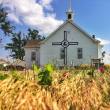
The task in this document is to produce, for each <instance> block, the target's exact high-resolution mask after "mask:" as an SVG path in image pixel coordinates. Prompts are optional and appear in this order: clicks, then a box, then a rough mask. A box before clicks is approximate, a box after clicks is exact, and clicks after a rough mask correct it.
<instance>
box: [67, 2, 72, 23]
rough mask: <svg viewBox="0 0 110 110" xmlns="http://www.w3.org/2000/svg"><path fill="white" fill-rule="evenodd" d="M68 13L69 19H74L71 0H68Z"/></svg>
mask: <svg viewBox="0 0 110 110" xmlns="http://www.w3.org/2000/svg"><path fill="white" fill-rule="evenodd" d="M66 14H67V20H69V21H73V10H72V3H71V0H68V10H67V12H66Z"/></svg>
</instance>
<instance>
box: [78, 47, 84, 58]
mask: <svg viewBox="0 0 110 110" xmlns="http://www.w3.org/2000/svg"><path fill="white" fill-rule="evenodd" d="M77 58H78V59H83V48H77Z"/></svg>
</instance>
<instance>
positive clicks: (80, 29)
mask: <svg viewBox="0 0 110 110" xmlns="http://www.w3.org/2000/svg"><path fill="white" fill-rule="evenodd" d="M67 23H70V24H72V25H73V26H74V27H76V28H77V29H78V30H79V31H80V32H82V33H83V34H84V35H86V36H87V37H88V38H89V39H91V40H92V41H93V42H94V43H97V44H100V41H99V40H97V39H95V38H93V37H92V36H91V35H89V34H88V33H87V32H85V31H84V30H83V29H82V28H80V27H79V26H78V25H76V24H75V23H73V22H71V21H69V20H67V21H66V22H64V23H63V24H62V25H61V26H59V27H58V28H57V29H56V30H55V31H53V32H52V33H51V34H50V35H49V36H48V37H47V38H46V39H45V40H43V41H42V42H43V43H44V42H46V41H47V40H48V39H49V38H50V37H51V36H52V35H53V34H54V33H56V32H57V31H58V30H59V29H61V28H63V26H64V25H66V24H67Z"/></svg>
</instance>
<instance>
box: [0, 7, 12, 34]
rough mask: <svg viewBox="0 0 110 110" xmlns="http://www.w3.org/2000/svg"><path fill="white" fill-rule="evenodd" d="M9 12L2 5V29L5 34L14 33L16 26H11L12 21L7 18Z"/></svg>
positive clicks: (0, 9)
mask: <svg viewBox="0 0 110 110" xmlns="http://www.w3.org/2000/svg"><path fill="white" fill-rule="evenodd" d="M7 15H8V13H7V12H6V10H5V9H4V8H3V7H2V5H0V30H2V31H3V32H4V33H5V35H9V34H12V31H13V29H14V26H11V23H10V22H9V21H8V19H7Z"/></svg>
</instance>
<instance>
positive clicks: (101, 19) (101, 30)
mask: <svg viewBox="0 0 110 110" xmlns="http://www.w3.org/2000/svg"><path fill="white" fill-rule="evenodd" d="M67 2H68V0H0V3H3V4H4V7H7V9H8V12H9V16H8V19H9V20H10V21H11V22H12V23H13V25H15V26H16V30H17V31H18V30H20V31H22V32H26V30H27V28H28V27H31V28H36V29H38V30H39V31H40V32H41V33H42V34H43V35H47V34H49V33H51V32H52V31H53V30H54V29H56V28H57V27H58V26H59V25H60V24H62V23H63V22H64V21H65V19H66V14H65V12H66V10H67V6H68V5H67ZM72 9H73V11H74V13H75V16H74V22H75V23H76V24H77V25H79V26H80V27H81V28H82V29H83V30H85V31H86V32H88V33H89V34H90V35H93V34H95V35H96V37H97V38H99V39H100V40H101V41H102V42H103V43H104V44H105V47H104V49H105V50H106V51H107V52H108V53H110V12H109V11H110V0H72ZM0 37H1V36H0ZM2 38H3V43H6V42H10V38H8V37H5V38H4V37H2ZM0 53H2V54H1V55H0V57H6V56H8V54H7V52H6V51H5V50H4V49H3V48H0Z"/></svg>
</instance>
